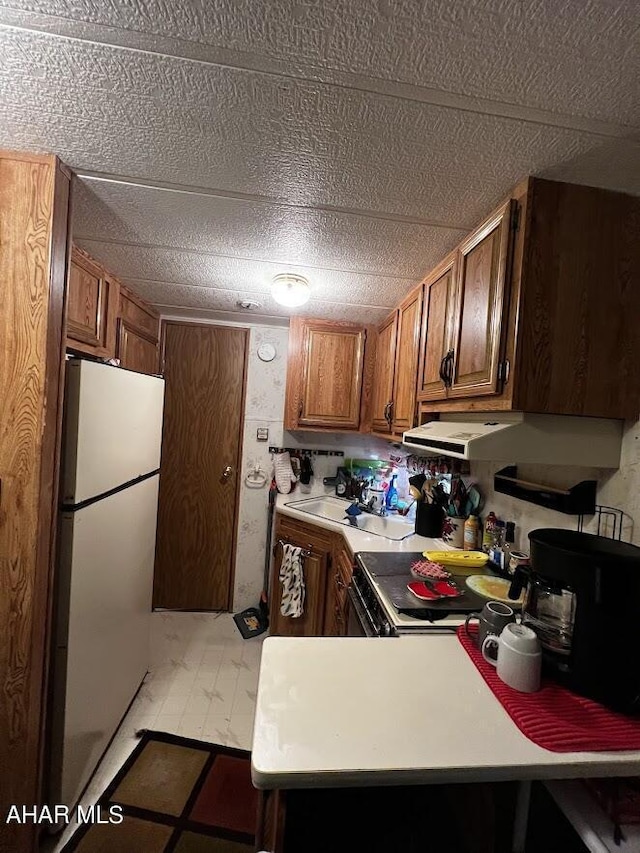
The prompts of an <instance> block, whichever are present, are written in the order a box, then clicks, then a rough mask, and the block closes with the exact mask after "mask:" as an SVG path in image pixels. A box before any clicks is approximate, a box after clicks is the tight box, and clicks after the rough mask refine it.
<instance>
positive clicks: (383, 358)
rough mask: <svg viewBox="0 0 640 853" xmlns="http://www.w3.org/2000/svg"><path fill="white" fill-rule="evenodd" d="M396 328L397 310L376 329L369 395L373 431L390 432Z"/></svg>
mask: <svg viewBox="0 0 640 853" xmlns="http://www.w3.org/2000/svg"><path fill="white" fill-rule="evenodd" d="M397 329H398V312H397V311H394V312H393V313H392V314H390V315H389V316H388V317H387V319H386V320H385V321H384V323H383V324H382V325H381V326H380V328H379V329H378V338H377V341H376V358H375V367H374V371H373V392H372V395H371V415H372V417H371V429H372V430H373V432H381V433H389V432H391V405H392V402H393V369H394V365H395V358H396V335H397Z"/></svg>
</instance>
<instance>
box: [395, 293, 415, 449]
mask: <svg viewBox="0 0 640 853" xmlns="http://www.w3.org/2000/svg"><path fill="white" fill-rule="evenodd" d="M421 319H422V286H420V287H416V288H415V290H413V291H412V292H411V293H410V294H409V295H408V296H407V298H406V299H405V300H404V301H403V302H402V304H401V305H400V308H399V309H398V340H397V343H396V366H395V371H394V381H393V405H392V407H391V418H392V423H391V431H392V432H393V433H394V435H402V433H403V432H404V431H405V430H407V429H412V427H413V426H414V421H415V411H416V383H417V378H418V356H419V350H420V320H421Z"/></svg>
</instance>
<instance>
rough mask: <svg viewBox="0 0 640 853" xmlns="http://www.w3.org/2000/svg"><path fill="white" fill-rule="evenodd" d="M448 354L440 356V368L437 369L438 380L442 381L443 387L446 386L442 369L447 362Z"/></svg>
mask: <svg viewBox="0 0 640 853" xmlns="http://www.w3.org/2000/svg"><path fill="white" fill-rule="evenodd" d="M448 356H449V353H447V355H443V356H442V361H441V362H440V370H439V371H438V372H439V374H440V380H441V381H442V384H443V385H444V387H445V388H446V387H447V374H446V373H445V372H444V369H445V365H446V363H447V358H448Z"/></svg>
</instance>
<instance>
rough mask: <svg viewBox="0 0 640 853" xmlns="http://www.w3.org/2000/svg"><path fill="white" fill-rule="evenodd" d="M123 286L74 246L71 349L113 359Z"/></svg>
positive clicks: (69, 329)
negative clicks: (117, 315)
mask: <svg viewBox="0 0 640 853" xmlns="http://www.w3.org/2000/svg"><path fill="white" fill-rule="evenodd" d="M118 296H119V286H118V282H117V281H116V280H115V279H112V278H111V277H109V276H108V275H107V273H106V271H105V270H104V268H103V267H101V266H100V264H98V263H97V262H96V261H94V260H93V259H92V258H91V257H90V256H89V255H87V253H86V252H83V251H82V250H81V249H78V248H77V247H76V246H74V247H73V250H72V254H71V263H70V266H69V283H68V289H67V347H68V348H69V349H71V350H74V351H77V352H82V353H87V354H91V355H95V356H98V357H100V358H113V356H114V355H115V321H116V312H117V308H118Z"/></svg>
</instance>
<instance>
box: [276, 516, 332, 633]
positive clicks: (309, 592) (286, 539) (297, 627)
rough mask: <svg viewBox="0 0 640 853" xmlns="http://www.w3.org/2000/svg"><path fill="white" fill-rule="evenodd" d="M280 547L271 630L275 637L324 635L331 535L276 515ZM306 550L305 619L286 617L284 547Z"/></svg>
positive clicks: (303, 616)
mask: <svg viewBox="0 0 640 853" xmlns="http://www.w3.org/2000/svg"><path fill="white" fill-rule="evenodd" d="M275 536H276V544H275V547H274V562H273V567H272V571H271V583H270V585H269V630H270V634H271V635H272V636H284V637H312V636H321V635H322V634H323V629H324V612H325V597H326V589H327V577H328V573H329V571H330V566H331V553H332V548H333V539H332V537H331V534H329V533H327V531H323V530H321V529H319V528H316V527H313V526H312V525H308V524H302V523H300V522H297V521H295V520H292V519H289V518H286V517H284V516H276V526H275ZM285 543H288V544H291V545H297V546H298V547H300V548H303V549H304V551H305V552H306V554H305V556H304V557H303V576H304V583H305V601H304V611H303V614H302V616H298V617H295V618H294V617H291V616H283V615H282V613H281V612H280V605H281V603H282V583H281V581H280V565H281V563H282V556H283V547H282V546H283V544H285Z"/></svg>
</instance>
